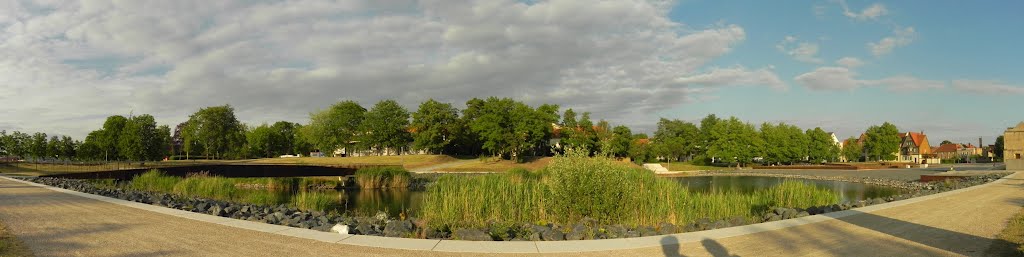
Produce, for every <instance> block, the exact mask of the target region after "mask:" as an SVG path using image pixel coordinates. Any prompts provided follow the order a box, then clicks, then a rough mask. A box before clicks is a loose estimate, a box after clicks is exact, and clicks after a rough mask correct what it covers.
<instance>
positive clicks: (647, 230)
mask: <svg viewBox="0 0 1024 257" xmlns="http://www.w3.org/2000/svg"><path fill="white" fill-rule="evenodd" d="M637 231H639V232H640V236H657V235H658V232H655V231H654V228H653V227H647V226H645V227H639V228H637Z"/></svg>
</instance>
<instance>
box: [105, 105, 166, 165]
mask: <svg viewBox="0 0 1024 257" xmlns="http://www.w3.org/2000/svg"><path fill="white" fill-rule="evenodd" d="M168 133H169V132H168ZM118 140H119V143H118V147H117V148H118V150H120V152H121V156H122V157H124V158H125V159H127V160H130V161H148V160H159V159H160V158H161V156H162V155H163V151H164V148H163V146H164V144H163V143H162V142H161V141H162V140H163V138H161V135H160V133H159V132H157V125H156V119H154V118H153V116H152V115H149V114H143V115H138V116H132V117H131V118H128V121H127V122H125V125H124V128H123V129H122V130H121V135H120V136H119V137H118Z"/></svg>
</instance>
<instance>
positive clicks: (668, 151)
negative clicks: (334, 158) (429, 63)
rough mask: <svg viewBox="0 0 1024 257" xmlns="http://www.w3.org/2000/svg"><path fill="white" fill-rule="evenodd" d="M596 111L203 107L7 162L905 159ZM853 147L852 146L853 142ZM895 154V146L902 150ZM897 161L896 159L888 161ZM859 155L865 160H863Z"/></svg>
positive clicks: (731, 121) (505, 106)
mask: <svg viewBox="0 0 1024 257" xmlns="http://www.w3.org/2000/svg"><path fill="white" fill-rule="evenodd" d="M590 116H591V114H590V113H589V112H582V113H577V112H576V111H575V110H573V109H566V110H564V111H561V110H560V108H559V106H558V105H552V104H543V105H539V106H530V105H527V104H525V103H523V102H520V101H516V100H513V99H510V98H498V97H489V98H486V99H479V98H473V99H470V100H469V101H467V102H466V103H465V107H464V108H462V109H459V108H457V107H455V105H453V104H452V103H443V102H438V101H435V100H433V99H430V100H427V101H424V102H422V103H421V104H420V105H419V106H418V108H417V109H416V111H414V112H410V111H409V110H407V109H406V108H405V107H402V106H401V105H399V104H398V103H397V102H396V101H394V100H381V101H379V102H377V103H376V104H374V105H373V106H372V107H370V108H369V109H367V108H365V107H363V106H362V105H360V104H359V103H358V102H356V101H341V102H338V103H335V104H333V105H331V106H330V107H328V108H326V109H323V110H318V111H314V112H312V113H310V114H309V123H308V124H305V125H304V124H299V123H292V122H288V121H278V122H275V123H273V124H266V123H264V124H260V125H257V126H251V125H246V124H244V123H242V122H239V121H238V119H237V117H235V113H234V108H233V107H231V106H230V105H223V106H211V107H205V108H201V109H199V110H198V111H196V112H195V113H193V114H192V115H190V116H189V119H188V120H187V121H185V122H183V123H181V124H179V125H178V126H176V130H175V135H172V131H171V129H170V127H169V126H167V125H159V126H158V125H157V124H156V122H155V120H154V119H153V116H151V115H148V114H143V115H138V116H131V117H124V116H120V115H114V116H110V117H108V118H107V119H106V121H105V122H104V123H103V125H102V127H101V128H100V129H98V130H95V131H92V132H90V133H89V134H88V136H87V137H86V138H85V140H84V141H76V140H73V139H71V138H70V137H67V136H63V137H56V136H54V137H51V138H50V139H49V140H47V137H46V134H44V133H35V134H32V135H28V134H25V133H21V132H17V131H15V132H14V133H12V134H10V135H8V134H7V132H6V131H3V132H0V151H2V152H3V153H6V155H11V156H21V157H33V158H57V159H77V160H129V161H142V160H160V159H163V158H166V157H169V156H174V157H177V158H211V159H236V158H257V157H276V156H280V155H284V154H305V153H309V152H311V151H317V150H320V151H322V152H324V153H325V154H326V155H333V154H334V153H335V150H338V149H345V151H346V153H347V154H352V153H354V152H360V153H369V154H403V153H408V152H411V151H422V152H427V153H432V154H449V155H491V156H498V157H501V158H505V159H513V160H518V159H521V157H524V156H545V155H550V154H552V153H555V152H558V151H561V150H563V149H568V148H574V149H582V150H583V151H586V152H589V153H590V154H591V155H602V156H609V157H619V158H625V157H629V158H631V159H632V160H634V161H635V162H651V161H658V160H663V161H676V162H679V161H689V162H694V163H696V164H705V165H706V164H710V163H726V164H735V165H747V164H750V163H752V162H754V161H755V160H757V159H758V158H759V159H760V161H763V162H765V163H772V164H792V163H797V162H811V163H821V162H834V161H838V160H839V159H840V156H844V157H846V159H849V160H864V159H867V160H871V159H875V158H888V157H889V156H887V155H891V154H892V153H893V152H895V151H896V150H898V147H899V141H898V136H897V133H898V132H897V130H896V128H895V126H894V125H892V124H889V123H885V124H883V125H880V126H873V127H871V128H869V129H868V131H867V132H866V133H865V134H866V138H867V140H866V142H865V143H864V144H863V147H861V145H860V144H853V146H850V147H846V148H844V149H842V150H840V148H839V147H838V146H837V145H836V144H835V143H834V142H833V141H832V138H831V136H830V135H829V134H828V132H825V131H824V130H822V129H821V128H813V129H807V130H803V129H801V128H799V127H797V126H794V125H790V124H786V123H778V124H774V123H763V124H761V125H760V127H755V126H754V125H753V124H750V123H746V122H743V121H741V120H739V119H738V118H736V117H730V118H728V119H723V118H718V117H717V116H715V115H713V114H712V115H708V116H707V117H705V118H703V119H702V120H701V121H700V123H699V124H694V123H690V122H686V121H681V120H669V119H664V118H662V119H661V120H659V121H658V124H657V130H656V131H655V132H654V134H653V137H650V138H648V135H646V134H643V133H637V134H634V133H633V132H632V130H631V129H630V128H629V127H627V126H623V125H618V126H614V127H613V126H612V125H611V124H610V123H609V122H607V121H605V120H598V121H597V122H594V121H593V120H592V119H591V117H590ZM851 140H854V141H856V140H855V139H853V138H851V139H848V140H847V141H848V142H847V145H851V144H849V141H851ZM893 144H895V146H894V145H893ZM890 150H891V151H890ZM862 156H863V157H864V158H862Z"/></svg>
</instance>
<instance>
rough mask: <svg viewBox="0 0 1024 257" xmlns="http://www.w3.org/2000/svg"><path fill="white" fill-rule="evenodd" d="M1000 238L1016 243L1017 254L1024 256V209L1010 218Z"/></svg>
mask: <svg viewBox="0 0 1024 257" xmlns="http://www.w3.org/2000/svg"><path fill="white" fill-rule="evenodd" d="M999 238H1000V239H1003V240H1006V241H1007V242H1010V243H1013V244H1014V245H1016V247H1017V252H1016V255H1018V256H1024V209H1021V211H1020V212H1018V213H1017V215H1014V216H1013V218H1010V220H1009V221H1008V222H1007V223H1006V228H1005V229H1003V232H1001V233H999Z"/></svg>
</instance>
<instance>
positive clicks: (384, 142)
mask: <svg viewBox="0 0 1024 257" xmlns="http://www.w3.org/2000/svg"><path fill="white" fill-rule="evenodd" d="M359 128H360V129H359V131H360V132H361V133H362V134H361V135H360V137H359V138H360V139H361V140H360V141H361V142H360V143H361V144H362V145H363V146H364V147H367V148H370V149H376V150H377V153H378V154H381V153H383V151H384V150H385V149H393V150H394V151H395V152H396V153H398V154H401V152H402V149H403V148H405V147H407V146H409V143H410V142H412V135H410V133H409V130H408V129H409V111H408V110H406V109H405V107H402V106H401V105H399V104H398V102H396V101H395V100H381V101H380V102H377V104H375V105H374V106H373V108H371V109H370V111H369V112H366V117H365V119H364V120H363V122H362V123H361V124H360V127H359Z"/></svg>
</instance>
